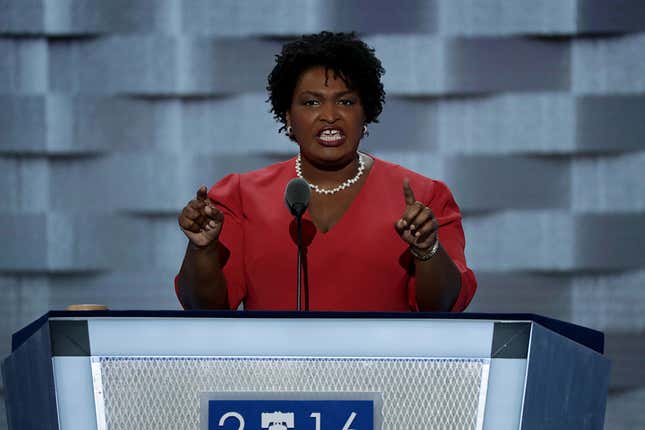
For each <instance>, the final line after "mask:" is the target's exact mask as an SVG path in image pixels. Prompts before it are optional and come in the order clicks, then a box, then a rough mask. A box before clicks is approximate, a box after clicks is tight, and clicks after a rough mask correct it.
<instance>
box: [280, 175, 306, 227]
mask: <svg viewBox="0 0 645 430" xmlns="http://www.w3.org/2000/svg"><path fill="white" fill-rule="evenodd" d="M310 198H311V190H310V189H309V184H308V183H307V181H305V180H304V179H302V178H293V179H292V180H290V181H289V183H288V184H287V189H286V190H285V192H284V202H285V203H286V204H287V208H289V212H291V215H293V216H295V217H298V218H300V217H302V214H304V213H305V211H306V210H307V206H309V199H310Z"/></svg>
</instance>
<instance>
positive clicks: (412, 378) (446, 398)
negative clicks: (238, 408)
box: [92, 357, 489, 430]
mask: <svg viewBox="0 0 645 430" xmlns="http://www.w3.org/2000/svg"><path fill="white" fill-rule="evenodd" d="M93 361H94V363H93V366H92V367H93V372H94V381H95V387H94V390H95V395H97V397H98V401H97V415H98V416H99V417H101V416H102V415H103V413H104V417H105V426H104V427H103V426H101V423H100V421H102V418H100V419H99V429H101V428H106V429H109V430H130V429H132V430H147V429H150V430H152V429H154V430H165V429H167V430H183V429H191V430H198V429H199V405H200V393H202V392H229V391H232V392H235V391H240V392H307V393H311V392H378V393H382V397H383V407H382V415H383V424H382V428H383V429H384V430H412V429H424V430H426V429H475V428H476V426H477V423H478V414H481V413H482V412H481V411H480V403H483V401H484V400H483V399H484V397H483V396H482V393H485V392H486V385H487V375H488V365H489V362H488V360H486V359H415V358H411V359H408V358H378V359H365V358H302V357H294V358H284V357H281V358H266V357H253V358H247V357H243V358H231V357H226V358H212V357H127V358H126V357H117V358H115V357H95V358H93ZM101 409H102V410H101ZM481 410H482V411H483V409H481ZM480 420H481V418H480Z"/></svg>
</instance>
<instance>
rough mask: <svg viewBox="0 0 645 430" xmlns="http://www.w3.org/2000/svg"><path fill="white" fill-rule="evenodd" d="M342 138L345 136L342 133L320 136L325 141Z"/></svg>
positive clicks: (334, 140)
mask: <svg viewBox="0 0 645 430" xmlns="http://www.w3.org/2000/svg"><path fill="white" fill-rule="evenodd" d="M342 138H343V136H341V135H340V134H336V135H331V136H330V135H325V134H323V135H321V136H320V140H324V141H325V142H336V141H337V140H341V139H342Z"/></svg>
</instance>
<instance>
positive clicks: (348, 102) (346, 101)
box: [338, 99, 356, 106]
mask: <svg viewBox="0 0 645 430" xmlns="http://www.w3.org/2000/svg"><path fill="white" fill-rule="evenodd" d="M338 104H340V105H343V106H352V105H354V104H356V101H355V100H353V99H340V100H338Z"/></svg>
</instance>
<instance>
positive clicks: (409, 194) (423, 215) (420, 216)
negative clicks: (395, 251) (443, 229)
mask: <svg viewBox="0 0 645 430" xmlns="http://www.w3.org/2000/svg"><path fill="white" fill-rule="evenodd" d="M403 197H404V199H405V210H404V212H403V215H402V216H401V218H400V219H399V220H398V221H396V222H395V223H394V228H395V229H396V231H397V232H398V233H399V236H400V237H401V239H403V241H405V242H406V243H407V244H409V245H410V246H412V247H414V248H416V249H418V250H421V251H425V250H428V249H430V248H432V246H433V245H434V243H435V241H436V240H437V229H438V228H439V223H438V222H437V219H436V218H435V217H434V214H433V213H432V210H430V208H429V207H427V206H426V205H424V204H423V203H421V202H419V201H417V200H416V199H415V198H414V192H413V191H412V187H410V181H409V180H408V179H407V178H405V179H404V180H403Z"/></svg>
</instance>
